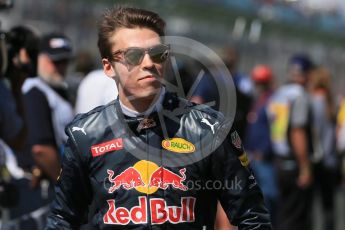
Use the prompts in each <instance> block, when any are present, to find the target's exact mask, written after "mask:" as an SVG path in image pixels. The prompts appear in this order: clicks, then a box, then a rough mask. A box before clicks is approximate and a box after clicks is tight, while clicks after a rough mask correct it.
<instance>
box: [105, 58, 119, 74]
mask: <svg viewBox="0 0 345 230" xmlns="http://www.w3.org/2000/svg"><path fill="white" fill-rule="evenodd" d="M102 65H103V71H104V73H105V75H107V76H108V77H110V78H114V77H115V76H116V73H115V70H114V68H113V66H112V65H111V62H110V61H109V60H108V59H106V58H103V59H102Z"/></svg>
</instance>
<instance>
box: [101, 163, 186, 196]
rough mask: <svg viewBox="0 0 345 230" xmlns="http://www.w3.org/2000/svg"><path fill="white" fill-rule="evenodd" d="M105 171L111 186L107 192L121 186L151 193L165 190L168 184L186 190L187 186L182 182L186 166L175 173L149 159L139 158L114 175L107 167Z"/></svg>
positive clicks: (184, 177)
mask: <svg viewBox="0 0 345 230" xmlns="http://www.w3.org/2000/svg"><path fill="white" fill-rule="evenodd" d="M107 173H108V180H109V181H110V183H111V186H110V187H109V188H107V189H108V193H113V192H115V191H116V190H118V189H120V188H123V189H126V190H130V189H135V190H137V191H138V192H141V193H146V194H152V193H154V192H156V191H157V190H158V189H164V190H166V189H167V188H169V186H171V187H173V188H175V189H179V190H182V191H187V190H188V188H187V186H186V185H184V184H183V182H184V181H185V179H186V174H185V173H186V168H182V169H180V170H179V173H178V174H177V173H174V172H172V171H170V170H169V169H166V168H164V167H162V166H161V167H159V166H158V165H157V164H155V163H153V162H151V161H146V160H141V161H138V162H137V163H136V164H134V165H133V167H129V168H127V169H125V170H124V171H123V172H121V173H120V174H118V175H116V176H115V175H114V171H113V170H111V169H108V170H107Z"/></svg>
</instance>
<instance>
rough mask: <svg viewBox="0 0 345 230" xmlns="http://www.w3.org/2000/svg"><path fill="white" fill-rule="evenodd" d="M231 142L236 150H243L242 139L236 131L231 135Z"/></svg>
mask: <svg viewBox="0 0 345 230" xmlns="http://www.w3.org/2000/svg"><path fill="white" fill-rule="evenodd" d="M231 142H232V144H233V145H234V146H235V147H236V148H238V149H241V148H242V141H241V138H240V136H239V135H238V133H237V132H236V131H234V132H233V133H231Z"/></svg>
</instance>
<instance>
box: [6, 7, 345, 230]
mask: <svg viewBox="0 0 345 230" xmlns="http://www.w3.org/2000/svg"><path fill="white" fill-rule="evenodd" d="M122 3H125V4H128V5H132V6H136V7H142V8H145V9H149V10H153V11H155V12H157V13H159V14H160V15H161V16H162V17H163V18H164V19H165V20H166V22H167V35H174V36H176V35H178V36H185V37H189V38H192V39H194V40H197V41H199V42H201V43H203V44H205V45H206V46H208V47H210V48H211V49H213V50H214V51H215V52H217V53H218V54H219V56H220V57H221V58H222V59H223V61H224V63H225V65H226V67H227V68H228V70H229V71H230V73H231V76H232V80H233V82H234V85H235V88H236V97H237V107H236V116H235V119H234V120H235V121H234V125H235V128H236V129H237V130H238V133H239V135H240V136H241V138H242V139H243V142H244V145H245V147H246V150H247V153H248V156H249V158H250V160H251V165H252V169H253V171H254V174H255V176H256V178H257V181H258V183H259V184H260V185H261V188H262V190H263V193H264V197H265V202H266V204H267V207H268V208H269V210H270V213H271V217H272V222H273V225H274V227H275V229H291V228H292V227H294V228H295V229H304V230H307V229H316V230H321V229H325V230H326V229H330V230H332V229H334V230H336V229H338V230H340V229H344V228H345V221H344V216H345V191H344V189H345V161H343V155H344V154H345V30H344V28H345V16H344V15H345V14H344V13H345V2H344V1H343V0H328V1H322V0H241V1H235V0H188V1H182V0H174V1H170V0H148V1H111V0H103V1H95V0H74V1H68V0H59V1H57V0H15V1H14V5H13V6H12V7H7V6H10V5H11V1H9V0H0V4H1V8H2V9H1V11H0V21H1V33H0V47H1V54H0V60H1V62H0V63H1V66H0V67H1V76H0V209H1V221H0V229H42V228H43V226H44V220H45V216H46V214H47V212H48V211H49V202H50V201H51V199H52V197H53V196H54V192H53V184H54V181H55V180H56V178H57V177H58V175H59V172H60V164H59V162H60V158H61V152H62V150H63V144H64V142H65V140H66V139H65V138H66V136H65V135H64V132H63V129H64V126H65V125H66V124H68V123H69V122H70V121H71V120H72V119H73V117H74V115H75V114H78V113H84V112H87V111H89V110H91V109H92V108H94V107H96V106H98V105H103V104H106V103H108V102H110V101H111V100H113V99H115V98H116V96H117V91H116V85H115V82H114V81H113V80H112V79H110V78H107V77H105V75H104V74H103V72H102V71H101V70H100V68H101V62H100V57H99V54H98V50H97V45H96V44H97V30H96V22H97V19H98V17H99V16H100V14H101V12H102V11H103V10H104V9H105V8H107V7H109V6H112V5H113V4H122ZM6 8H8V9H6ZM177 67H178V71H179V76H180V78H181V79H180V80H181V81H182V83H183V88H184V90H185V92H186V94H187V92H189V90H190V89H191V87H192V86H193V83H194V82H195V80H197V77H198V73H199V72H200V69H202V68H203V66H201V64H200V63H198V62H197V60H192V59H188V57H180V58H179V59H178V60H177ZM205 73H206V74H205V75H203V76H202V79H199V78H198V80H200V82H199V84H198V86H197V87H195V88H193V93H192V94H191V97H190V98H189V99H190V100H192V101H193V102H195V103H209V102H212V101H215V102H216V103H215V104H213V107H214V108H215V109H218V108H217V106H218V105H219V103H217V102H219V100H221V98H220V95H219V93H217V79H216V78H217V76H211V75H210V73H209V72H208V71H207V70H205ZM168 80H169V81H171V82H174V81H176V79H173V77H172V76H169V77H168ZM85 228H87V227H85ZM230 228H232V227H231V226H230V224H229V223H227V221H226V220H225V219H224V214H222V212H221V209H219V213H218V214H217V222H216V229H230Z"/></svg>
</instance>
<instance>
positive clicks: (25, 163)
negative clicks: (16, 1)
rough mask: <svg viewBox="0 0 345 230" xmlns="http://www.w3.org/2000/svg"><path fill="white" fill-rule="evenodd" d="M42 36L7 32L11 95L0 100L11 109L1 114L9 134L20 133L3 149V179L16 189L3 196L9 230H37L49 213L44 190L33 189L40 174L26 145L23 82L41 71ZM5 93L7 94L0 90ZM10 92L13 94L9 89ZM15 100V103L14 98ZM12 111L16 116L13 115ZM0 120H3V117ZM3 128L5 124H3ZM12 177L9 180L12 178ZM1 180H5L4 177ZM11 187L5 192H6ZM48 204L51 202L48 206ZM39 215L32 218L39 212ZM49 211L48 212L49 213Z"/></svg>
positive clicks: (28, 31)
mask: <svg viewBox="0 0 345 230" xmlns="http://www.w3.org/2000/svg"><path fill="white" fill-rule="evenodd" d="M39 42H40V40H39V37H38V36H37V35H36V34H35V33H34V32H33V31H32V30H31V29H30V28H28V27H25V26H16V27H13V28H12V29H10V30H9V31H8V32H7V33H6V49H7V64H8V65H7V68H6V72H5V77H6V80H7V83H9V84H8V85H9V86H10V89H11V91H10V93H11V94H8V93H7V96H4V97H3V96H1V97H0V100H2V99H4V100H6V101H7V103H10V104H11V107H6V106H5V107H4V106H2V105H1V113H8V116H7V118H6V119H5V120H3V121H4V124H5V127H9V129H8V130H6V132H5V133H6V135H9V134H11V133H13V132H16V133H17V135H16V136H15V137H14V138H13V139H12V140H10V141H7V139H6V138H5V141H6V143H7V144H8V145H9V146H10V147H11V148H10V147H8V146H3V147H4V148H2V150H3V151H2V153H4V154H5V157H4V158H2V159H6V162H5V166H3V165H2V167H1V173H2V176H3V175H6V176H5V177H7V179H6V180H8V181H9V182H10V183H11V185H12V188H13V190H11V191H10V192H9V193H10V194H8V196H6V195H4V194H1V199H3V200H4V202H5V205H3V204H1V206H2V207H7V208H9V209H7V210H3V213H2V214H3V215H2V227H3V228H4V229H5V228H6V229H7V228H11V227H13V226H17V227H18V228H20V229H37V228H40V226H41V227H42V225H43V223H44V215H42V213H43V210H48V207H43V209H41V208H42V205H43V204H44V203H42V199H41V196H42V190H41V189H40V188H38V189H33V188H31V182H32V180H31V179H32V178H33V177H34V176H33V175H34V174H35V173H36V171H35V169H34V168H32V162H33V159H32V156H30V155H31V154H27V153H26V152H25V143H26V140H27V139H26V138H27V129H26V127H27V123H26V122H25V119H24V117H25V112H26V111H25V109H24V106H23V98H22V93H21V87H22V84H23V82H24V81H25V80H26V79H28V78H30V77H34V76H36V75H37V74H36V71H37V56H38V52H39ZM2 82H3V81H2ZM0 92H1V94H2V93H4V92H5V91H4V90H3V89H1V90H0ZM7 92H9V91H8V90H7ZM10 96H11V97H13V98H15V99H14V100H12V99H11V97H10ZM15 107H16V114H15V113H13V111H14V110H13V108H15ZM11 111H12V113H11ZM0 120H2V119H1V118H0ZM19 123H20V124H21V125H20V127H21V129H20V130H21V131H19V132H17V131H18V129H17V127H18V124H19ZM0 126H2V125H0ZM8 177H9V178H8ZM1 179H4V178H3V177H2V178H1ZM6 190H7V187H6V186H5V189H4V190H2V192H4V193H6ZM9 204H11V205H9ZM45 204H47V202H46V203H45ZM35 212H36V214H37V215H32V213H35ZM45 212H47V211H45Z"/></svg>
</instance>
